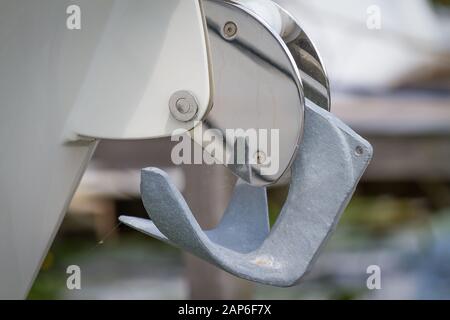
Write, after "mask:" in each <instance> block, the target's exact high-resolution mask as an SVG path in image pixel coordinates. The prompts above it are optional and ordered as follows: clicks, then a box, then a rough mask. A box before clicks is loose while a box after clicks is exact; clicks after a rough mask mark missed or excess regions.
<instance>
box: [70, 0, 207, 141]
mask: <svg viewBox="0 0 450 320" xmlns="http://www.w3.org/2000/svg"><path fill="white" fill-rule="evenodd" d="M97 1H100V2H102V3H104V7H105V8H104V10H108V11H109V13H108V16H107V19H106V20H105V21H104V23H102V24H101V26H100V25H98V23H99V22H98V18H97V16H95V15H92V16H91V17H89V16H88V17H85V18H84V23H85V25H86V29H83V30H82V32H86V33H90V32H92V31H91V30H89V29H91V28H96V29H98V28H103V30H101V37H100V38H99V42H98V44H97V47H96V48H95V51H94V55H93V57H92V60H91V65H90V67H89V71H88V73H87V76H86V79H85V80H84V81H83V84H82V87H81V90H80V93H79V94H78V96H77V99H76V102H75V109H74V112H73V114H72V116H71V119H70V121H71V123H70V125H69V128H70V129H71V130H73V132H74V133H76V134H79V135H82V136H88V137H97V138H108V139H111V138H113V139H147V138H155V137H162V136H170V135H171V134H172V132H173V131H174V130H176V129H179V128H183V129H186V130H190V129H192V127H193V124H194V121H195V120H201V119H202V118H203V116H204V115H205V113H206V111H207V109H208V107H209V104H210V82H209V80H210V76H209V67H208V55H207V50H206V43H205V42H206V39H205V36H204V35H205V31H204V26H203V20H202V16H201V10H200V4H199V2H198V1H196V0H189V1H186V0H184V1H182V0H170V1H168V0H158V1H148V0H131V1H130V0H127V1H121V0H116V1H105V0H103V1H102V0H97ZM87 3H89V1H88V2H87ZM87 3H86V4H87ZM85 11H87V9H83V12H85ZM87 14H89V12H88V13H87ZM67 40H68V41H70V42H71V43H70V44H68V47H69V48H72V47H73V45H74V43H77V42H81V43H82V42H83V41H84V40H83V39H79V38H71V39H67ZM180 90H187V91H190V92H191V93H193V94H194V96H195V97H196V98H197V100H198V103H199V111H198V114H197V118H196V119H193V120H192V121H191V122H188V123H182V122H179V121H177V120H175V119H174V118H173V117H172V116H171V114H170V110H169V99H170V97H171V95H172V94H173V93H175V92H176V91H180Z"/></svg>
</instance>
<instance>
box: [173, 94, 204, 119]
mask: <svg viewBox="0 0 450 320" xmlns="http://www.w3.org/2000/svg"><path fill="white" fill-rule="evenodd" d="M169 108H170V113H171V114H172V116H173V117H174V118H175V119H176V120H178V121H181V122H189V121H191V120H192V119H194V118H195V116H196V115H197V112H198V102H197V99H196V98H195V96H194V95H193V94H192V93H190V92H189V91H185V90H182V91H177V92H175V93H174V94H173V95H172V96H171V97H170V100H169Z"/></svg>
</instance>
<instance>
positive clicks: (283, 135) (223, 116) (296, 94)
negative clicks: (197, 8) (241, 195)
mask: <svg viewBox="0 0 450 320" xmlns="http://www.w3.org/2000/svg"><path fill="white" fill-rule="evenodd" d="M204 8H205V14H206V20H207V25H208V33H209V38H210V47H211V61H212V66H213V67H212V71H213V78H214V84H215V94H214V105H213V108H212V110H211V111H210V113H209V114H208V116H207V117H206V119H205V121H204V126H206V127H207V129H217V130H218V131H219V133H218V134H217V135H216V137H215V138H214V139H209V140H207V141H205V139H204V132H202V131H201V129H204V128H202V127H197V128H195V129H194V130H193V139H194V140H195V141H196V142H198V143H199V144H200V145H202V146H203V147H204V148H205V149H206V150H208V147H209V149H214V150H220V151H221V152H216V153H213V152H212V153H213V156H214V157H215V159H216V160H217V161H218V162H219V163H222V164H224V165H226V166H227V167H228V168H230V169H231V170H232V171H233V173H235V174H236V175H237V176H239V177H240V178H241V179H243V180H244V181H245V182H247V183H249V184H251V185H253V186H265V185H269V184H273V183H275V182H276V181H277V180H278V179H279V178H280V177H281V176H282V175H283V174H284V173H285V172H286V170H287V169H288V168H289V167H290V165H291V163H292V160H293V158H294V155H295V154H296V151H297V149H298V146H299V142H300V140H301V136H302V133H303V116H304V97H303V89H302V84H301V80H300V75H299V72H298V69H297V67H296V64H295V62H294V60H293V58H292V56H291V54H290V52H289V50H288V48H287V46H286V45H285V44H284V42H283V40H282V39H281V37H280V36H279V34H277V33H276V32H274V31H273V30H272V29H271V28H270V27H269V26H268V25H267V24H266V23H265V22H264V21H263V20H261V19H260V18H259V17H258V16H256V15H255V14H254V13H253V12H251V11H249V10H247V9H246V8H245V7H242V6H241V5H239V4H237V3H232V2H226V1H216V0H211V1H205V2H204ZM229 24H232V25H234V27H233V28H231V29H232V30H231V31H234V32H235V34H231V35H227V34H226V33H227V30H226V26H227V25H229ZM236 129H240V130H241V132H240V133H236V131H235V130H236ZM230 131H231V132H232V134H229V132H230ZM233 134H235V135H233ZM252 135H253V136H252ZM242 136H243V137H244V138H243V139H242ZM254 136H257V138H256V139H254V140H252V139H251V138H252V137H254ZM265 138H267V139H265ZM242 140H244V142H242ZM211 144H213V145H215V147H214V148H211ZM224 155H225V156H224ZM229 155H231V156H229ZM261 158H263V159H264V160H263V161H260V160H261Z"/></svg>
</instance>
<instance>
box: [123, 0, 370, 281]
mask: <svg viewBox="0 0 450 320" xmlns="http://www.w3.org/2000/svg"><path fill="white" fill-rule="evenodd" d="M256 3H258V5H255V4H256ZM261 4H264V5H266V6H265V7H264V8H263V9H265V11H264V10H262V11H258V10H259V9H260V8H261ZM205 11H206V18H207V22H208V30H209V35H210V41H211V51H212V59H213V66H214V67H215V68H216V69H215V70H214V77H215V80H216V81H215V82H216V85H217V84H218V85H217V88H216V91H217V92H216V97H215V106H214V109H213V110H212V111H211V112H210V114H209V115H208V117H207V118H206V119H205V120H204V122H205V123H207V124H208V125H209V126H210V127H214V128H219V129H224V128H228V127H229V125H230V124H232V121H231V120H236V119H235V118H236V116H235V115H236V112H241V113H244V114H245V112H248V111H249V110H250V113H255V114H256V113H257V114H258V115H261V114H262V115H263V119H260V118H259V120H258V121H253V123H244V125H242V122H241V123H238V124H237V125H236V127H239V128H241V127H244V128H251V127H252V126H253V127H258V128H267V127H269V128H287V129H286V130H284V131H281V132H280V137H281V146H280V153H281V156H284V158H282V159H281V161H280V168H279V170H278V171H277V172H276V173H275V174H273V175H271V176H269V177H265V178H264V179H262V178H261V174H259V173H260V172H259V170H260V168H259V167H258V166H255V165H252V164H251V163H247V162H246V163H245V164H244V165H243V166H232V165H228V164H226V163H224V164H225V165H227V167H228V168H229V169H230V170H232V171H233V173H235V174H236V175H237V176H238V177H240V180H239V181H238V183H237V185H236V187H235V191H234V194H233V197H232V199H231V201H230V204H229V206H228V208H227V210H226V211H225V213H224V216H223V218H222V220H221V222H220V223H219V225H218V226H217V228H215V229H213V230H206V231H204V230H202V229H201V227H200V226H199V224H198V223H197V221H196V219H195V218H194V216H193V214H192V212H191V211H190V209H189V207H188V205H187V203H186V201H185V200H184V198H183V196H182V195H181V194H180V192H179V191H178V190H177V189H176V187H175V186H174V185H173V184H172V183H171V182H170V180H169V178H168V176H167V175H166V174H165V173H164V172H163V171H161V170H159V169H155V168H148V169H144V170H142V180H141V194H142V200H143V203H144V206H145V208H146V210H147V212H148V214H149V216H150V218H151V220H147V219H140V218H134V217H125V216H123V217H120V220H121V221H122V222H123V223H125V224H127V225H129V226H131V227H133V228H135V229H137V230H139V231H141V232H143V233H145V234H148V235H150V236H152V237H155V238H157V239H160V240H162V241H164V242H167V243H169V244H172V245H174V246H177V247H179V248H181V249H183V250H186V251H188V252H190V253H192V254H194V255H197V256H198V257H200V258H203V259H205V260H207V261H209V262H210V263H212V264H215V265H217V266H218V267H220V268H222V269H224V270H226V271H228V272H230V273H232V274H234V275H236V276H238V277H242V278H245V279H248V280H251V281H256V282H260V283H264V284H269V285H274V286H281V287H285V286H291V285H294V284H297V283H298V282H299V281H300V280H301V279H302V277H303V276H304V275H305V274H306V273H307V271H308V270H309V269H310V268H311V266H312V264H313V263H314V261H315V260H316V258H317V256H318V254H319V252H320V249H321V248H322V247H323V245H324V244H325V242H326V240H327V239H328V238H329V236H330V235H331V234H332V232H333V230H334V228H335V226H336V225H337V223H338V221H339V218H340V215H341V213H342V212H343V210H344V209H345V207H346V205H347V203H348V201H349V200H350V199H351V196H352V194H353V192H354V190H355V188H356V185H357V183H358V181H359V179H360V178H361V176H362V174H363V173H364V171H365V169H366V168H367V166H368V164H369V162H370V159H371V157H372V152H373V151H372V147H371V146H370V144H369V143H368V142H367V141H365V140H364V139H363V138H361V137H360V136H359V135H358V134H356V133H355V132H354V131H353V130H352V129H350V128H349V127H348V126H346V125H345V124H344V123H342V122H341V121H340V120H339V119H337V118H336V117H335V116H333V115H332V114H331V113H329V112H328V111H327V110H329V105H330V99H329V85H328V80H327V78H326V74H325V71H324V69H323V66H322V64H321V62H320V58H319V57H318V55H317V52H316V51H315V49H314V46H313V45H312V44H311V42H310V41H309V38H307V36H306V35H305V34H304V32H303V30H302V29H301V28H300V27H299V26H298V24H296V23H295V21H294V20H293V19H292V18H291V17H290V16H289V15H288V14H287V13H286V12H285V11H284V10H282V9H281V8H279V7H278V6H277V5H275V4H273V3H272V2H270V1H267V2H266V1H260V0H258V1H256V2H255V1H244V2H235V1H225V2H223V1H206V2H205ZM264 12H271V13H272V15H271V17H275V19H274V20H272V21H268V18H267V17H264ZM274 14H275V15H274ZM277 17H278V18H279V19H277ZM230 21H233V24H234V25H235V27H236V29H235V28H234V27H233V28H231V29H230V30H231V31H232V32H233V36H232V37H231V39H230V37H229V34H228V33H227V32H221V30H224V29H222V28H221V27H222V26H224V25H226V23H229V22H230ZM274 21H275V22H274ZM277 21H278V22H280V21H281V22H283V23H284V24H282V25H281V27H280V26H278V29H277V28H276V22H277ZM271 22H272V23H273V24H271ZM230 30H229V31H230ZM231 31H230V32H231ZM235 33H236V34H235ZM255 33H256V34H258V39H259V40H260V41H259V42H255V41H253V42H252V41H251V40H252V37H254V36H255ZM253 40H254V38H253ZM230 59H231V60H230ZM236 59H238V60H239V61H235V60H236ZM236 62H240V63H244V64H247V65H246V66H245V67H243V66H242V64H241V65H240V66H239V67H237V68H234V69H233V68H232V67H231V66H232V64H233V63H236ZM241 68H244V69H246V68H247V69H246V70H245V71H246V73H249V75H248V77H253V76H254V74H255V73H257V74H258V75H260V76H261V77H262V80H261V81H263V82H264V81H266V80H267V79H269V78H270V79H273V78H275V79H276V80H274V82H275V83H276V84H277V85H278V88H287V89H280V90H279V91H277V90H274V92H272V93H271V94H272V95H273V96H272V97H273V100H274V101H276V102H278V103H273V101H255V100H252V99H251V97H254V96H255V91H254V90H256V89H255V87H254V86H252V85H251V84H250V85H249V88H250V90H242V91H239V92H236V89H235V88H234V87H230V85H229V83H228V84H224V83H223V82H222V81H226V82H227V81H228V79H230V78H232V77H234V78H235V79H236V76H237V73H239V72H240V69H241ZM249 71H251V72H249ZM239 76H241V77H245V72H244V73H243V74H240V75H239ZM266 76H267V77H268V78H267V79H266V78H264V77H266ZM224 79H225V80H224ZM250 79H251V78H248V79H244V80H243V81H244V82H245V81H249V80H250ZM267 81H270V80H267ZM258 85H261V83H258V84H257V85H256V87H257V86H258ZM272 85H273V84H272ZM249 97H250V98H249ZM235 99H236V100H235ZM237 99H243V100H244V103H243V104H236V103H235V102H236V101H237ZM274 114H276V115H277V117H276V119H277V120H274V119H273V118H274V117H273V115H274ZM264 116H265V117H267V119H266V118H264ZM251 118H254V117H251ZM270 120H272V122H271V121H270ZM238 121H239V120H238ZM242 121H244V122H245V120H242ZM276 121H279V122H276ZM255 122H256V124H255ZM268 123H269V124H271V125H269V126H268V125H267V124H268ZM294 129H295V130H294ZM194 140H195V138H194ZM219 143H221V144H222V143H223V145H224V146H225V147H224V148H226V146H227V145H231V146H234V144H235V141H229V140H227V137H224V140H223V141H220V142H219ZM289 173H290V190H289V194H288V197H287V200H286V202H285V204H284V206H283V208H282V211H281V213H280V215H279V217H278V220H277V222H276V224H275V225H274V226H273V228H272V229H271V230H270V227H269V220H268V209H267V196H266V186H267V185H270V184H273V183H275V182H276V181H278V180H279V179H280V178H281V177H284V176H286V175H287V174H289Z"/></svg>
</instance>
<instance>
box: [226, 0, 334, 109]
mask: <svg viewBox="0 0 450 320" xmlns="http://www.w3.org/2000/svg"><path fill="white" fill-rule="evenodd" d="M228 1H229V2H231V3H235V4H237V5H239V6H241V7H243V8H245V9H246V10H250V11H251V12H253V13H254V14H256V15H257V16H258V19H260V20H262V21H264V22H265V23H266V24H267V25H268V27H269V28H270V29H271V30H272V32H274V33H276V34H277V35H278V36H279V37H280V38H281V39H282V40H283V42H284V43H285V45H286V47H287V48H288V50H289V52H290V53H291V55H292V58H293V60H294V61H295V64H296V65H297V68H298V71H299V74H300V78H301V80H302V84H303V90H304V95H305V99H306V100H307V101H306V102H307V103H308V102H313V103H314V104H315V105H317V106H319V107H321V108H323V109H325V110H327V111H330V109H331V97H330V83H329V80H328V76H327V73H326V70H325V67H324V66H323V62H322V59H321V57H320V55H319V53H318V51H317V49H316V47H315V46H314V44H313V42H312V41H311V40H310V38H309V37H308V35H307V34H306V33H305V31H304V30H303V29H302V27H301V25H300V23H298V22H297V21H296V20H295V18H294V17H293V16H292V15H291V14H290V13H289V12H287V11H286V10H284V9H283V8H282V7H280V6H279V5H278V4H276V3H275V2H273V1H271V0H228ZM308 100H309V101H308Z"/></svg>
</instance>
